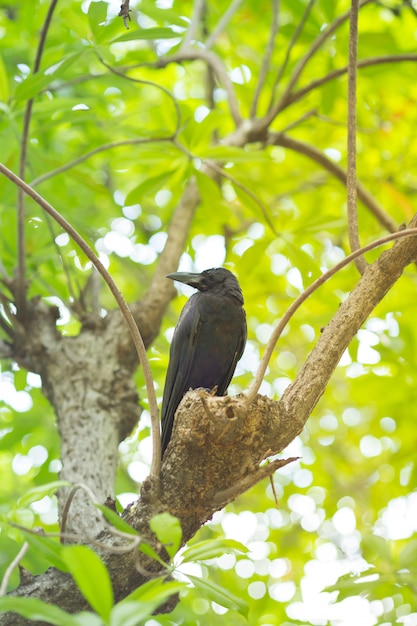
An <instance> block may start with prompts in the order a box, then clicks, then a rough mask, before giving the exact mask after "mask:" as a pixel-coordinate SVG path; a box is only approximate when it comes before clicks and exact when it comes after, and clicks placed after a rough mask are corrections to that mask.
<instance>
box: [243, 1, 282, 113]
mask: <svg viewBox="0 0 417 626" xmlns="http://www.w3.org/2000/svg"><path fill="white" fill-rule="evenodd" d="M278 19H279V0H272V24H271V31H270V34H269V40H268V44H267V46H266V50H265V54H264V58H263V59H262V65H261V69H260V71H259V76H258V83H257V85H256V88H255V95H254V97H253V102H252V105H251V108H250V117H251V118H253V117H255V116H256V112H257V110H258V103H259V98H260V96H261V93H262V89H263V87H264V84H265V80H266V77H267V75H268V71H269V67H270V65H271V58H272V54H273V52H274V47H275V38H276V36H277V33H278Z"/></svg>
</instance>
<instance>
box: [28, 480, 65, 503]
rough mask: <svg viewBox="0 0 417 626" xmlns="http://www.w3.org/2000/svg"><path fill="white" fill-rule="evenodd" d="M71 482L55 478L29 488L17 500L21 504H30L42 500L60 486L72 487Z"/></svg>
mask: <svg viewBox="0 0 417 626" xmlns="http://www.w3.org/2000/svg"><path fill="white" fill-rule="evenodd" d="M70 486H71V483H69V482H67V481H65V480H54V481H52V482H50V483H45V484H44V485H40V486H39V487H33V488H32V489H29V491H27V492H26V493H25V494H24V495H23V496H22V497H21V498H19V500H18V501H17V503H18V505H19V506H28V504H31V503H32V502H37V501H38V500H42V498H44V497H45V496H52V495H53V494H54V493H55V492H56V490H57V489H59V488H60V487H70Z"/></svg>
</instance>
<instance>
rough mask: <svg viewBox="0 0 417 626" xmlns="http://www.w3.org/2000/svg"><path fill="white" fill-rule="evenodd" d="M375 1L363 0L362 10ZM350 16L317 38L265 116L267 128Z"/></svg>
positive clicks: (340, 20) (334, 24) (346, 14)
mask: <svg viewBox="0 0 417 626" xmlns="http://www.w3.org/2000/svg"><path fill="white" fill-rule="evenodd" d="M373 1H374V0H361V1H360V2H359V7H360V8H362V7H364V6H365V5H366V4H369V3H370V2H373ZM349 15H350V9H349V10H348V11H345V13H342V14H341V15H339V17H337V18H336V19H335V20H334V22H333V23H332V24H330V25H329V26H328V27H327V28H326V29H325V30H324V31H323V32H322V33H321V34H320V35H319V36H318V37H317V39H316V40H315V41H314V43H313V45H312V46H311V47H310V48H309V50H308V51H307V52H306V54H305V55H304V56H303V57H302V59H301V60H300V61H299V63H298V64H297V66H296V68H295V70H294V72H293V74H292V76H291V78H290V80H289V83H288V85H287V87H286V89H285V91H284V93H283V94H282V96H281V98H280V100H279V102H278V103H277V104H276V105H275V107H273V108H272V109H271V110H270V111H269V112H268V114H267V115H266V116H265V118H264V120H263V121H264V124H265V125H266V126H269V125H270V124H271V122H272V121H273V120H274V119H275V117H276V116H277V114H278V113H279V112H280V111H281V110H282V109H283V108H284V106H285V104H286V102H287V100H288V98H289V97H290V95H291V92H292V90H293V87H294V86H295V85H296V84H297V82H298V80H299V78H300V76H301V74H302V73H303V70H304V68H305V66H306V65H307V63H308V62H309V61H310V59H311V58H312V57H313V56H314V55H315V53H316V52H317V50H319V48H320V47H321V46H322V44H323V43H324V42H325V41H326V39H328V38H329V37H330V35H332V34H333V33H334V31H335V30H337V29H338V28H339V26H340V25H341V24H343V22H345V21H346V20H347V19H349Z"/></svg>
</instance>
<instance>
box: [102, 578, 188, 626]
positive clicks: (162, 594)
mask: <svg viewBox="0 0 417 626" xmlns="http://www.w3.org/2000/svg"><path fill="white" fill-rule="evenodd" d="M185 586H186V585H185V583H181V582H177V581H168V582H164V581H163V580H162V579H157V580H150V581H149V582H147V583H145V584H144V585H141V586H140V587H138V588H137V589H135V591H133V592H132V593H131V594H129V595H128V596H127V597H126V598H125V599H124V600H122V601H121V602H119V603H118V604H117V605H116V606H115V607H114V608H113V610H112V612H111V616H110V626H121V625H123V626H136V624H139V623H140V622H141V621H142V620H143V619H146V618H148V617H150V616H151V615H152V614H153V613H154V611H155V609H157V608H158V607H159V606H160V605H161V604H163V602H165V601H166V600H167V599H168V598H169V597H170V596H172V595H174V594H175V593H178V592H179V591H181V590H182V589H184V587H185Z"/></svg>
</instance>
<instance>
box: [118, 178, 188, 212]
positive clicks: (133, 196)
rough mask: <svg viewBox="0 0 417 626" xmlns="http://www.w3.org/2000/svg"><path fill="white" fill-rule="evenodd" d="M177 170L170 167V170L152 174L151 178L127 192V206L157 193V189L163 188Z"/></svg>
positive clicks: (139, 202)
mask: <svg viewBox="0 0 417 626" xmlns="http://www.w3.org/2000/svg"><path fill="white" fill-rule="evenodd" d="M175 172H176V169H169V170H168V171H164V172H162V173H161V174H157V175H156V176H151V177H150V178H147V179H146V180H144V181H143V182H142V183H140V184H139V185H138V186H137V187H135V188H134V189H132V191H130V192H129V193H128V194H127V196H126V200H125V204H126V206H131V205H132V204H141V203H142V202H143V199H144V197H145V196H147V195H149V194H152V193H156V192H157V191H159V190H160V189H162V188H163V187H164V185H165V183H166V182H167V181H168V180H169V179H170V178H171V176H172V175H173V174H175Z"/></svg>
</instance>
